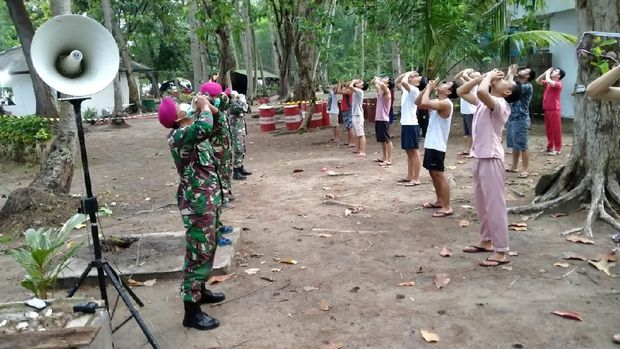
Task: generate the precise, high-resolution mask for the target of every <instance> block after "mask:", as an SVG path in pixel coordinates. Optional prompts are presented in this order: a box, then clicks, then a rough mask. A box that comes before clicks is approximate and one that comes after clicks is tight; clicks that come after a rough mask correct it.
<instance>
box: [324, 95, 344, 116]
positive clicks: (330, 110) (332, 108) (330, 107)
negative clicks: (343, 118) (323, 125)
mask: <svg viewBox="0 0 620 349" xmlns="http://www.w3.org/2000/svg"><path fill="white" fill-rule="evenodd" d="M329 95H330V96H331V98H332V103H331V104H330V105H328V106H327V112H328V113H329V114H338V113H339V112H340V108H338V101H339V100H340V99H341V98H342V96H341V95H339V94H335V93H334V91H333V90H332V91H329Z"/></svg>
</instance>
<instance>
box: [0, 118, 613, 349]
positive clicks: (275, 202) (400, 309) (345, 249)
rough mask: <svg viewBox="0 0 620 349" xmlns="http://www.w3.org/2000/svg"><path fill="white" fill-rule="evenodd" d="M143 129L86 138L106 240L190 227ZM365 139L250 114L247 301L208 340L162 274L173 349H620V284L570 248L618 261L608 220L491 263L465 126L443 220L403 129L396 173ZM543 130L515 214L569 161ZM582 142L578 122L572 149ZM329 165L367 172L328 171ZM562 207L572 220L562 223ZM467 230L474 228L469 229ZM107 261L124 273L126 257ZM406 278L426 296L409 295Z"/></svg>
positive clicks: (153, 294)
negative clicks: (617, 337) (449, 208)
mask: <svg viewBox="0 0 620 349" xmlns="http://www.w3.org/2000/svg"><path fill="white" fill-rule="evenodd" d="M130 124H131V125H132V127H131V128H126V129H112V128H109V127H108V126H97V127H92V128H90V130H89V131H88V133H87V144H88V149H89V155H90V160H89V161H90V165H91V174H92V177H93V178H92V179H93V185H94V191H95V193H97V194H98V195H99V198H100V200H99V201H100V203H101V204H107V205H109V206H110V207H111V208H112V209H113V211H114V214H113V215H112V217H109V218H104V219H102V222H101V225H102V227H103V231H104V233H106V234H114V235H122V234H124V233H127V234H135V233H141V232H164V231H179V230H182V225H181V222H180V217H179V214H178V211H177V210H176V207H175V206H174V203H175V199H174V193H175V185H176V181H177V175H176V172H175V170H174V168H173V164H172V160H171V158H170V155H169V151H168V150H167V148H166V143H165V141H164V139H165V136H166V131H165V130H163V129H162V128H161V127H160V126H159V124H158V123H157V121H156V120H133V121H130ZM283 126H284V125H283V124H280V125H278V128H283ZM366 129H367V131H368V133H367V134H369V136H368V153H369V155H368V158H366V159H358V158H355V157H354V156H353V154H350V152H349V150H348V149H346V148H343V147H340V146H338V145H336V144H334V143H330V142H328V139H329V138H330V137H331V133H330V132H329V131H328V130H327V129H325V130H319V131H315V132H311V133H308V134H304V135H297V134H292V135H281V136H273V135H271V134H265V133H261V132H260V131H259V128H258V122H257V120H256V119H250V123H249V131H250V135H249V144H248V158H247V161H246V168H248V169H249V170H251V171H253V172H254V175H252V176H250V178H249V180H247V181H243V182H239V181H236V182H235V187H234V192H235V193H236V194H237V195H238V197H239V199H238V200H237V201H235V205H236V207H235V208H234V209H230V210H226V211H225V214H224V220H225V222H227V223H228V224H231V225H236V226H242V227H247V228H249V230H248V231H245V232H244V233H243V235H242V245H241V248H240V251H239V253H238V257H237V260H236V262H235V263H236V268H235V269H236V273H235V274H234V275H233V276H232V277H231V278H230V279H228V280H226V281H225V282H223V283H221V284H219V285H214V286H213V289H214V290H217V291H223V292H225V293H226V295H227V297H228V299H232V300H233V301H231V302H230V303H226V304H223V305H221V306H217V307H208V306H203V309H204V310H205V311H206V312H208V313H209V314H211V315H212V316H214V317H216V318H218V319H220V321H221V323H222V325H221V327H220V328H218V329H217V330H214V331H207V332H199V331H195V330H186V329H184V328H183V327H182V326H181V324H180V322H181V319H182V304H181V301H180V297H179V292H178V290H179V280H158V282H157V283H156V284H155V286H152V287H141V288H137V289H135V290H136V292H137V293H138V295H139V296H140V297H141V298H142V299H143V300H144V301H145V302H146V303H147V304H146V306H145V307H144V308H142V309H141V314H142V315H143V317H144V318H145V319H146V321H147V322H148V324H149V326H150V328H151V330H152V331H153V333H154V334H155V336H156V338H157V340H158V341H159V342H160V344H161V346H162V347H163V348H321V347H323V346H326V345H327V344H330V343H331V344H336V345H334V346H331V347H333V348H336V347H338V348H339V347H341V346H340V345H342V347H343V348H422V347H436V348H472V349H473V348H597V349H602V348H614V347H617V346H616V345H614V344H613V343H612V342H611V336H612V335H613V334H614V333H618V332H620V325H619V324H620V313H619V312H618V309H620V308H619V305H620V293H619V291H618V289H619V287H620V285H619V283H618V281H617V278H613V277H609V276H606V275H605V274H603V273H602V272H600V271H598V270H596V269H595V268H593V267H592V266H590V265H588V263H587V262H584V261H578V260H570V261H567V260H563V259H562V258H561V257H562V256H563V254H564V253H565V252H574V253H578V254H581V255H584V256H586V257H590V258H594V257H597V256H599V255H600V254H602V253H606V252H609V251H610V250H611V249H612V248H613V247H614V245H613V243H612V242H611V240H610V238H609V236H610V234H611V233H612V230H611V228H609V227H608V226H606V225H603V224H599V225H597V227H596V229H595V232H596V236H595V241H596V243H595V244H594V245H583V244H576V243H572V242H568V241H566V240H565V238H562V237H560V236H559V233H560V232H561V231H563V230H566V229H569V228H571V227H574V226H576V225H578V224H579V223H580V222H582V221H583V219H584V212H583V211H577V210H576V209H575V208H574V207H563V208H558V209H557V210H555V211H552V212H546V213H545V214H543V215H541V216H540V217H539V218H537V219H536V220H533V221H528V222H527V224H528V230H527V231H525V232H511V249H512V251H515V252H518V254H519V255H518V256H513V257H512V260H511V263H510V264H508V265H507V267H506V268H482V267H479V266H478V264H477V263H478V262H479V261H480V260H481V259H483V258H484V257H486V256H485V255H470V254H464V253H462V252H461V249H462V248H463V247H464V246H466V245H468V244H471V243H475V242H477V241H478V229H479V225H478V222H477V220H476V217H475V212H474V210H473V209H472V208H471V207H472V206H473V205H474V204H473V202H472V200H473V199H472V197H473V193H472V189H471V187H472V179H471V170H470V168H471V164H470V160H467V159H464V158H462V157H457V156H456V155H455V154H456V153H457V151H459V150H461V148H463V144H464V141H463V138H462V137H461V136H460V135H461V134H462V127H461V118H460V117H458V116H455V117H454V120H453V129H452V135H451V139H450V145H449V149H448V156H447V159H446V165H447V166H450V167H449V170H448V172H447V174H448V176H449V177H451V178H452V180H451V181H452V182H453V185H452V201H453V205H454V209H455V215H454V216H452V217H448V218H441V219H437V218H431V213H432V211H429V210H422V209H421V208H420V205H421V204H422V203H423V202H425V201H428V200H431V199H432V198H433V197H434V192H433V189H432V185H431V184H430V177H429V176H428V174H427V173H426V172H425V171H422V173H423V175H422V177H421V179H422V181H423V183H424V185H422V186H419V187H413V188H408V187H403V186H399V185H397V183H396V180H397V179H398V178H400V177H402V176H404V175H405V171H406V162H405V161H406V158H405V154H404V151H402V150H400V138H399V135H398V134H399V129H398V127H397V126H395V128H394V131H393V133H395V134H396V137H395V138H394V144H395V151H394V165H393V166H392V167H390V168H380V167H379V166H377V164H376V163H374V162H372V160H374V159H375V158H376V157H377V156H378V154H377V153H376V152H378V151H380V146H379V145H378V144H377V143H376V142H375V140H374V135H372V132H371V130H373V129H374V128H373V125H372V124H368V125H367V127H366ZM542 130H543V126H542V123H540V122H535V123H534V125H533V130H532V136H531V139H530V149H531V152H532V166H531V171H530V172H532V173H533V174H534V175H533V176H531V177H530V178H527V179H518V178H516V175H515V174H510V175H509V176H508V178H507V182H508V183H509V184H510V185H509V186H508V188H509V191H508V200H509V204H510V205H515V204H519V203H525V202H528V201H529V200H531V199H532V196H533V186H534V185H535V183H536V181H537V179H538V177H539V174H540V173H543V172H544V171H547V170H550V169H552V168H554V167H555V166H557V165H558V164H561V163H562V162H563V161H566V159H567V158H568V154H569V152H570V147H569V146H567V147H566V148H565V151H564V153H563V155H561V156H559V157H547V156H544V155H542V154H540V153H539V151H540V150H541V149H542V148H543V147H544V144H545V140H544V135H542V132H543V131H542ZM570 142H571V141H570V127H566V129H565V141H564V143H566V144H570ZM373 153H374V154H373ZM325 168H329V169H332V170H334V171H337V172H340V173H353V174H354V175H350V176H340V177H328V176H327V174H326V171H322V169H325ZM26 170H28V172H27V173H26ZM294 170H303V171H302V172H298V173H294ZM32 171H33V170H32V168H30V169H24V168H22V167H16V166H14V165H10V164H6V163H2V164H0V173H2V183H0V190H1V193H8V192H9V191H10V190H11V189H13V188H15V187H16V186H21V185H26V184H27V183H28V182H29V178H31V176H32V175H33V174H32ZM5 174H7V175H5ZM18 182H20V183H22V184H21V185H18V184H17V183H18ZM512 189H514V190H516V191H517V192H519V193H524V194H526V197H520V196H519V195H518V194H516V193H515V192H514V191H513V190H512ZM82 191H83V179H82V177H81V172H76V176H75V180H74V183H73V192H75V193H80V192H82ZM328 194H329V195H335V196H336V197H340V199H339V200H341V201H343V202H347V203H353V204H357V205H363V206H364V207H365V209H364V210H362V211H361V212H359V213H354V214H351V215H347V216H345V208H344V207H340V206H333V205H325V204H322V200H323V199H324V198H325V196H326V195H328ZM554 212H564V213H568V216H564V217H556V218H554V217H551V214H552V213H554ZM523 218H527V217H520V216H510V217H509V221H510V222H520V221H522V220H523ZM461 220H468V221H469V222H471V225H470V226H468V227H460V226H459V222H460V221H461ZM313 229H335V230H340V231H343V232H330V231H316V230H313ZM358 231H359V232H358ZM78 234H84V230H81V231H79V232H78ZM317 234H329V235H324V236H317ZM444 246H446V247H448V248H451V249H452V251H453V255H452V256H451V257H448V258H446V257H441V256H440V255H439V252H440V250H441V249H442V248H443V247H444ZM109 258H110V260H111V261H112V262H113V263H114V255H109ZM275 258H283V259H287V258H293V259H295V260H297V261H298V264H296V265H288V264H282V263H278V262H276V261H275V260H274V259H275ZM556 262H567V263H569V264H570V265H569V267H568V268H561V267H557V266H554V263H556ZM0 265H2V280H3V281H2V283H0V300H3V301H14V300H19V299H24V298H25V297H27V296H28V294H27V292H25V291H24V290H22V289H21V288H20V286H19V281H20V280H21V277H22V276H23V274H22V272H21V270H20V269H19V268H18V267H17V266H16V265H15V263H14V262H13V261H12V260H11V258H10V257H9V256H7V255H5V254H2V255H0ZM248 268H260V271H259V272H258V273H257V274H255V275H248V274H246V273H245V272H244V270H246V269H248ZM272 269H281V271H278V272H273V271H272ZM571 271H572V272H571ZM613 271H614V270H613V269H612V273H613ZM439 273H445V274H447V276H448V277H449V278H450V279H451V281H450V283H449V284H448V285H447V286H445V287H443V288H441V289H438V288H437V287H436V286H435V285H434V278H435V275H436V274H439ZM261 277H266V278H270V279H272V280H274V281H273V282H269V281H266V280H264V279H261ZM408 281H414V282H415V286H410V287H407V286H399V283H402V282H408ZM80 293H81V294H84V295H93V296H96V295H97V293H98V291H97V290H96V289H92V288H85V289H83V290H81V291H80ZM58 294H60V295H62V294H64V291H63V290H59V291H58ZM238 297H240V298H238ZM121 308H122V307H121ZM321 308H323V309H321ZM324 309H328V310H324ZM554 310H571V311H575V312H577V313H579V314H580V315H581V316H582V317H583V321H573V320H569V319H565V318H561V317H558V316H555V315H552V314H550V312H551V311H554ZM122 313H124V310H121V311H120V313H119V314H117V315H116V317H115V320H114V321H115V322H116V323H118V322H119V321H121V320H122V319H123V316H121V315H122ZM421 330H427V331H431V332H434V333H436V334H437V335H438V336H439V337H440V342H439V343H436V344H427V343H425V342H424V340H423V339H422V336H421ZM114 338H115V341H116V347H117V348H142V347H148V346H146V340H145V338H144V337H143V335H142V333H141V332H140V331H139V329H138V327H137V325H136V324H135V322H130V323H128V324H127V325H125V326H124V327H123V328H122V329H121V330H119V331H118V332H117V333H116V334H115V337H114Z"/></svg>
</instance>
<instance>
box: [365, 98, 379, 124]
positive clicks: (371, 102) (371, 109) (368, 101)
mask: <svg viewBox="0 0 620 349" xmlns="http://www.w3.org/2000/svg"><path fill="white" fill-rule="evenodd" d="M362 109H363V110H364V120H366V121H368V122H375V112H376V111H377V99H376V98H364V102H363V105H362Z"/></svg>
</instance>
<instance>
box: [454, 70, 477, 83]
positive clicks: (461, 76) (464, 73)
mask: <svg viewBox="0 0 620 349" xmlns="http://www.w3.org/2000/svg"><path fill="white" fill-rule="evenodd" d="M472 71H474V70H473V69H472V68H467V69H463V70H461V71H460V72H458V73H457V74H456V75H455V76H454V79H453V80H454V81H457V82H458V83H459V85H460V86H462V85H465V83H467V82H468V81H470V80H471V79H470V78H469V73H470V72H472Z"/></svg>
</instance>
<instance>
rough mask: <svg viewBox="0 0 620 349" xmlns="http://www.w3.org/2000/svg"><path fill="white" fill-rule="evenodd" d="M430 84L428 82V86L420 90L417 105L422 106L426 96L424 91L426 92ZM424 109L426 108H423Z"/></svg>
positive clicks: (416, 99)
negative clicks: (423, 98) (423, 97)
mask: <svg viewBox="0 0 620 349" xmlns="http://www.w3.org/2000/svg"><path fill="white" fill-rule="evenodd" d="M429 85H430V84H426V87H425V88H424V90H422V91H420V93H418V95H417V96H416V98H415V105H417V106H418V107H420V108H422V96H424V92H426V91H427V90H428V86H429ZM422 109H424V108H422Z"/></svg>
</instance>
